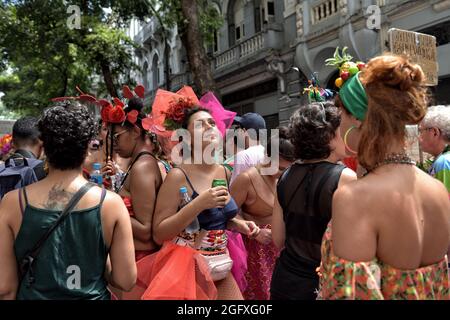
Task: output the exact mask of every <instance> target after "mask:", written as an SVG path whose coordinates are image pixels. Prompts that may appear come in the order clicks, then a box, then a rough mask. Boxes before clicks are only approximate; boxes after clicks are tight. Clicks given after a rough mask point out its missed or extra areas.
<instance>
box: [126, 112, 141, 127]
mask: <svg viewBox="0 0 450 320" xmlns="http://www.w3.org/2000/svg"><path fill="white" fill-rule="evenodd" d="M138 115H139V113H138V112H137V111H136V110H131V111H130V112H128V114H127V120H128V122H129V123H132V124H135V123H136V121H137V118H138Z"/></svg>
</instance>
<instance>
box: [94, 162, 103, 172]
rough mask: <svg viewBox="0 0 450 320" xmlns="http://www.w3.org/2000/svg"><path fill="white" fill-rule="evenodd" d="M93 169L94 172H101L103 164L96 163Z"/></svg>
mask: <svg viewBox="0 0 450 320" xmlns="http://www.w3.org/2000/svg"><path fill="white" fill-rule="evenodd" d="M92 168H94V170H100V169H101V168H102V164H101V163H98V162H96V163H94V164H93V165H92Z"/></svg>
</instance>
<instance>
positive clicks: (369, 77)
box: [361, 54, 425, 91]
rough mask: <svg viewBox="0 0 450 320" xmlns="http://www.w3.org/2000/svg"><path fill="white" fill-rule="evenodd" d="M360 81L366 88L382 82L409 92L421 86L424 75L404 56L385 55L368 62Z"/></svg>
mask: <svg viewBox="0 0 450 320" xmlns="http://www.w3.org/2000/svg"><path fill="white" fill-rule="evenodd" d="M361 80H362V82H363V83H364V84H365V85H366V86H370V84H371V83H374V82H382V83H384V84H385V85H387V86H389V87H393V88H396V89H398V90H401V91H409V90H410V89H411V88H412V87H416V88H417V87H420V86H423V85H424V83H423V82H424V80H425V75H424V73H423V71H422V68H421V67H420V66H419V65H417V64H413V63H411V61H410V60H409V59H408V58H407V57H406V56H397V55H393V54H385V55H382V56H379V57H376V58H373V59H372V60H370V61H369V63H368V64H367V68H366V69H364V71H363V73H362V77H361Z"/></svg>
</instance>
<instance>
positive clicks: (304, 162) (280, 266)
mask: <svg viewBox="0 0 450 320" xmlns="http://www.w3.org/2000/svg"><path fill="white" fill-rule="evenodd" d="M339 125H340V114H339V112H338V109H337V108H336V107H335V106H334V105H333V104H332V103H329V102H324V103H312V104H310V105H306V106H302V107H300V109H299V110H298V111H297V112H296V113H295V114H294V115H293V116H292V118H291V122H290V131H291V132H290V135H291V140H292V143H293V144H294V147H295V155H296V158H297V159H299V161H297V162H296V163H294V164H293V165H292V166H291V167H290V168H289V169H288V170H287V171H285V172H284V174H283V175H282V176H281V178H280V180H279V182H278V186H277V197H276V201H275V207H274V212H273V220H272V237H273V240H274V243H275V244H276V245H277V246H278V247H279V248H280V249H282V251H281V254H280V257H279V258H278V260H277V262H276V266H275V270H274V273H273V276H272V283H271V289H270V291H271V299H272V300H288V299H289V300H314V299H316V291H317V289H318V285H319V278H318V275H317V273H316V269H317V268H318V267H319V265H320V260H321V255H320V244H321V241H322V236H323V234H324V232H325V229H326V227H327V225H328V223H329V221H330V219H331V202H332V198H333V193H334V191H335V190H336V189H337V187H338V186H339V185H341V184H344V183H347V182H349V181H352V180H355V179H356V174H355V173H354V172H353V171H351V170H350V169H347V168H345V167H344V166H342V165H338V164H337V162H338V161H339V160H341V159H342V158H343V157H345V146H344V143H343V141H342V138H341V135H340V132H339Z"/></svg>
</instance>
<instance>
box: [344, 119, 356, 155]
mask: <svg viewBox="0 0 450 320" xmlns="http://www.w3.org/2000/svg"><path fill="white" fill-rule="evenodd" d="M353 129H356V127H355V126H351V127H350V128H349V129H348V130H347V132H346V133H345V135H344V145H345V148H347V150H348V151H350V152H351V153H353V154H358V152H356V151H355V150H353V149H352V148H350V146H349V145H348V143H347V138H348V135H349V134H350V132H351V131H352V130H353Z"/></svg>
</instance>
